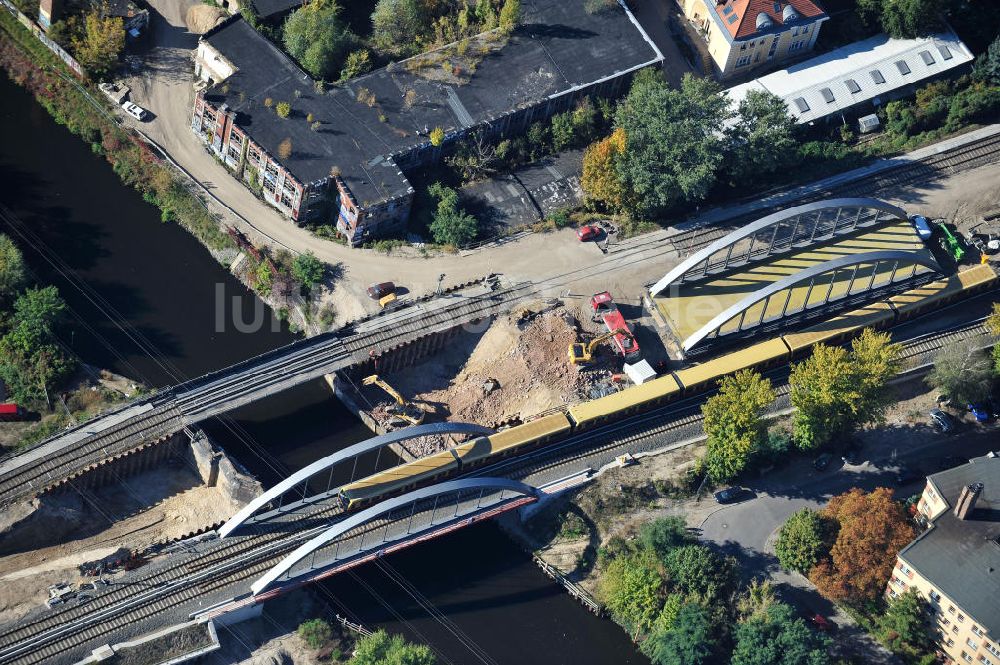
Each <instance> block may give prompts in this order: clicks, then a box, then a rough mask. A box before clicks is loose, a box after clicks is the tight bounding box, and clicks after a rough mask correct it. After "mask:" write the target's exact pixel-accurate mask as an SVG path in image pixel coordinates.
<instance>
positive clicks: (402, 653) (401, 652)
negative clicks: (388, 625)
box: [348, 629, 437, 665]
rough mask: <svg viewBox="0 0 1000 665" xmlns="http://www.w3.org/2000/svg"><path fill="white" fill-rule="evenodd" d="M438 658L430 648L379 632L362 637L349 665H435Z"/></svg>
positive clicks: (382, 631) (399, 636)
mask: <svg viewBox="0 0 1000 665" xmlns="http://www.w3.org/2000/svg"><path fill="white" fill-rule="evenodd" d="M435 663H437V658H435V657H434V653H433V652H432V651H431V650H430V647H428V646H426V645H423V644H420V645H417V644H410V643H409V642H407V641H406V640H404V639H403V637H402V636H401V635H392V636H391V637H390V636H389V634H388V633H386V632H385V631H384V630H381V629H379V630H377V631H376V632H374V633H372V634H371V635H369V636H368V637H362V638H361V639H360V640H358V643H357V645H356V646H355V652H354V656H353V657H352V658H351V660H349V661H348V665H435Z"/></svg>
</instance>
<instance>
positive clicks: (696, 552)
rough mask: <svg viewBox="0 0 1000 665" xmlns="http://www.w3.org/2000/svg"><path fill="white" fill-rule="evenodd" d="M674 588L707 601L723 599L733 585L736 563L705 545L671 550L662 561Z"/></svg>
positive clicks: (685, 546)
mask: <svg viewBox="0 0 1000 665" xmlns="http://www.w3.org/2000/svg"><path fill="white" fill-rule="evenodd" d="M663 563H664V566H665V567H666V569H667V574H668V576H669V578H670V580H671V582H673V585H674V587H675V588H676V589H678V590H680V591H681V592H683V593H685V594H687V595H696V596H699V597H701V598H703V599H705V600H706V601H712V600H715V599H719V598H722V597H723V596H724V595H725V594H726V593H727V592H729V591H730V590H732V589H733V588H734V587H735V586H736V564H735V562H734V561H733V559H732V558H729V557H723V556H720V555H718V554H716V553H715V552H713V551H712V550H710V549H708V548H707V547H705V546H704V545H684V546H682V547H678V548H675V549H673V550H671V551H670V552H669V553H668V554H667V557H666V559H665V561H664V562H663Z"/></svg>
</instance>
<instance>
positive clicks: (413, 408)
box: [361, 374, 426, 425]
mask: <svg viewBox="0 0 1000 665" xmlns="http://www.w3.org/2000/svg"><path fill="white" fill-rule="evenodd" d="M361 382H362V383H363V384H364V385H366V386H371V385H375V386H378V387H379V388H381V389H382V390H384V391H385V392H386V393H388V394H389V396H390V397H392V399H393V400H395V402H396V403H395V404H393V405H392V406H390V407H389V408H388V412H389V413H390V414H391V415H393V416H395V417H397V418H399V419H400V420H402V421H404V422H406V423H409V424H410V425H419V424H420V423H422V422H424V416H425V415H426V414H425V413H424V410H423V409H421V408H420V407H419V406H417V405H416V404H414V403H413V402H409V401H407V400H406V399H404V398H403V396H402V395H400V394H399V391H398V390H396V389H395V388H393V387H392V386H390V385H389V384H388V383H387V382H386V381H385V380H384V379H382V378H381V377H379V375H378V374H372V375H371V376H366V377H365V378H364V379H363V380H362V381H361Z"/></svg>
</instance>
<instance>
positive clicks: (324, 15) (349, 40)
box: [282, 0, 358, 80]
mask: <svg viewBox="0 0 1000 665" xmlns="http://www.w3.org/2000/svg"><path fill="white" fill-rule="evenodd" d="M282 40H283V41H284V44H285V49H286V50H287V51H288V53H289V55H291V56H292V57H293V58H295V59H296V60H297V61H298V63H299V64H300V65H302V68H303V69H305V70H306V71H307V72H309V74H311V75H312V76H313V78H317V79H325V80H332V79H335V78H337V77H338V75H339V74H340V70H341V66H342V63H343V61H344V57H345V56H346V55H347V53H348V52H349V51H350V50H351V49H352V48H353V47H354V45H355V44H357V41H358V39H357V37H356V36H355V35H354V33H352V32H351V30H350V28H348V27H347V23H346V22H345V21H343V20H342V19H341V18H340V7H339V6H338V5H337V3H336V2H334V0H310V1H309V2H307V3H306V4H304V5H302V7H300V8H299V9H296V10H295V11H294V12H292V14H291V16H289V17H288V19H287V20H286V21H285V25H284V27H283V28H282Z"/></svg>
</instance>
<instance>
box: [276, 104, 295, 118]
mask: <svg viewBox="0 0 1000 665" xmlns="http://www.w3.org/2000/svg"><path fill="white" fill-rule="evenodd" d="M274 111H275V113H277V114H278V116H279V117H282V118H287V117H288V116H289V115H291V113H292V105H291V104H289V103H288V102H278V104H277V105H276V106H275V107H274Z"/></svg>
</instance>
